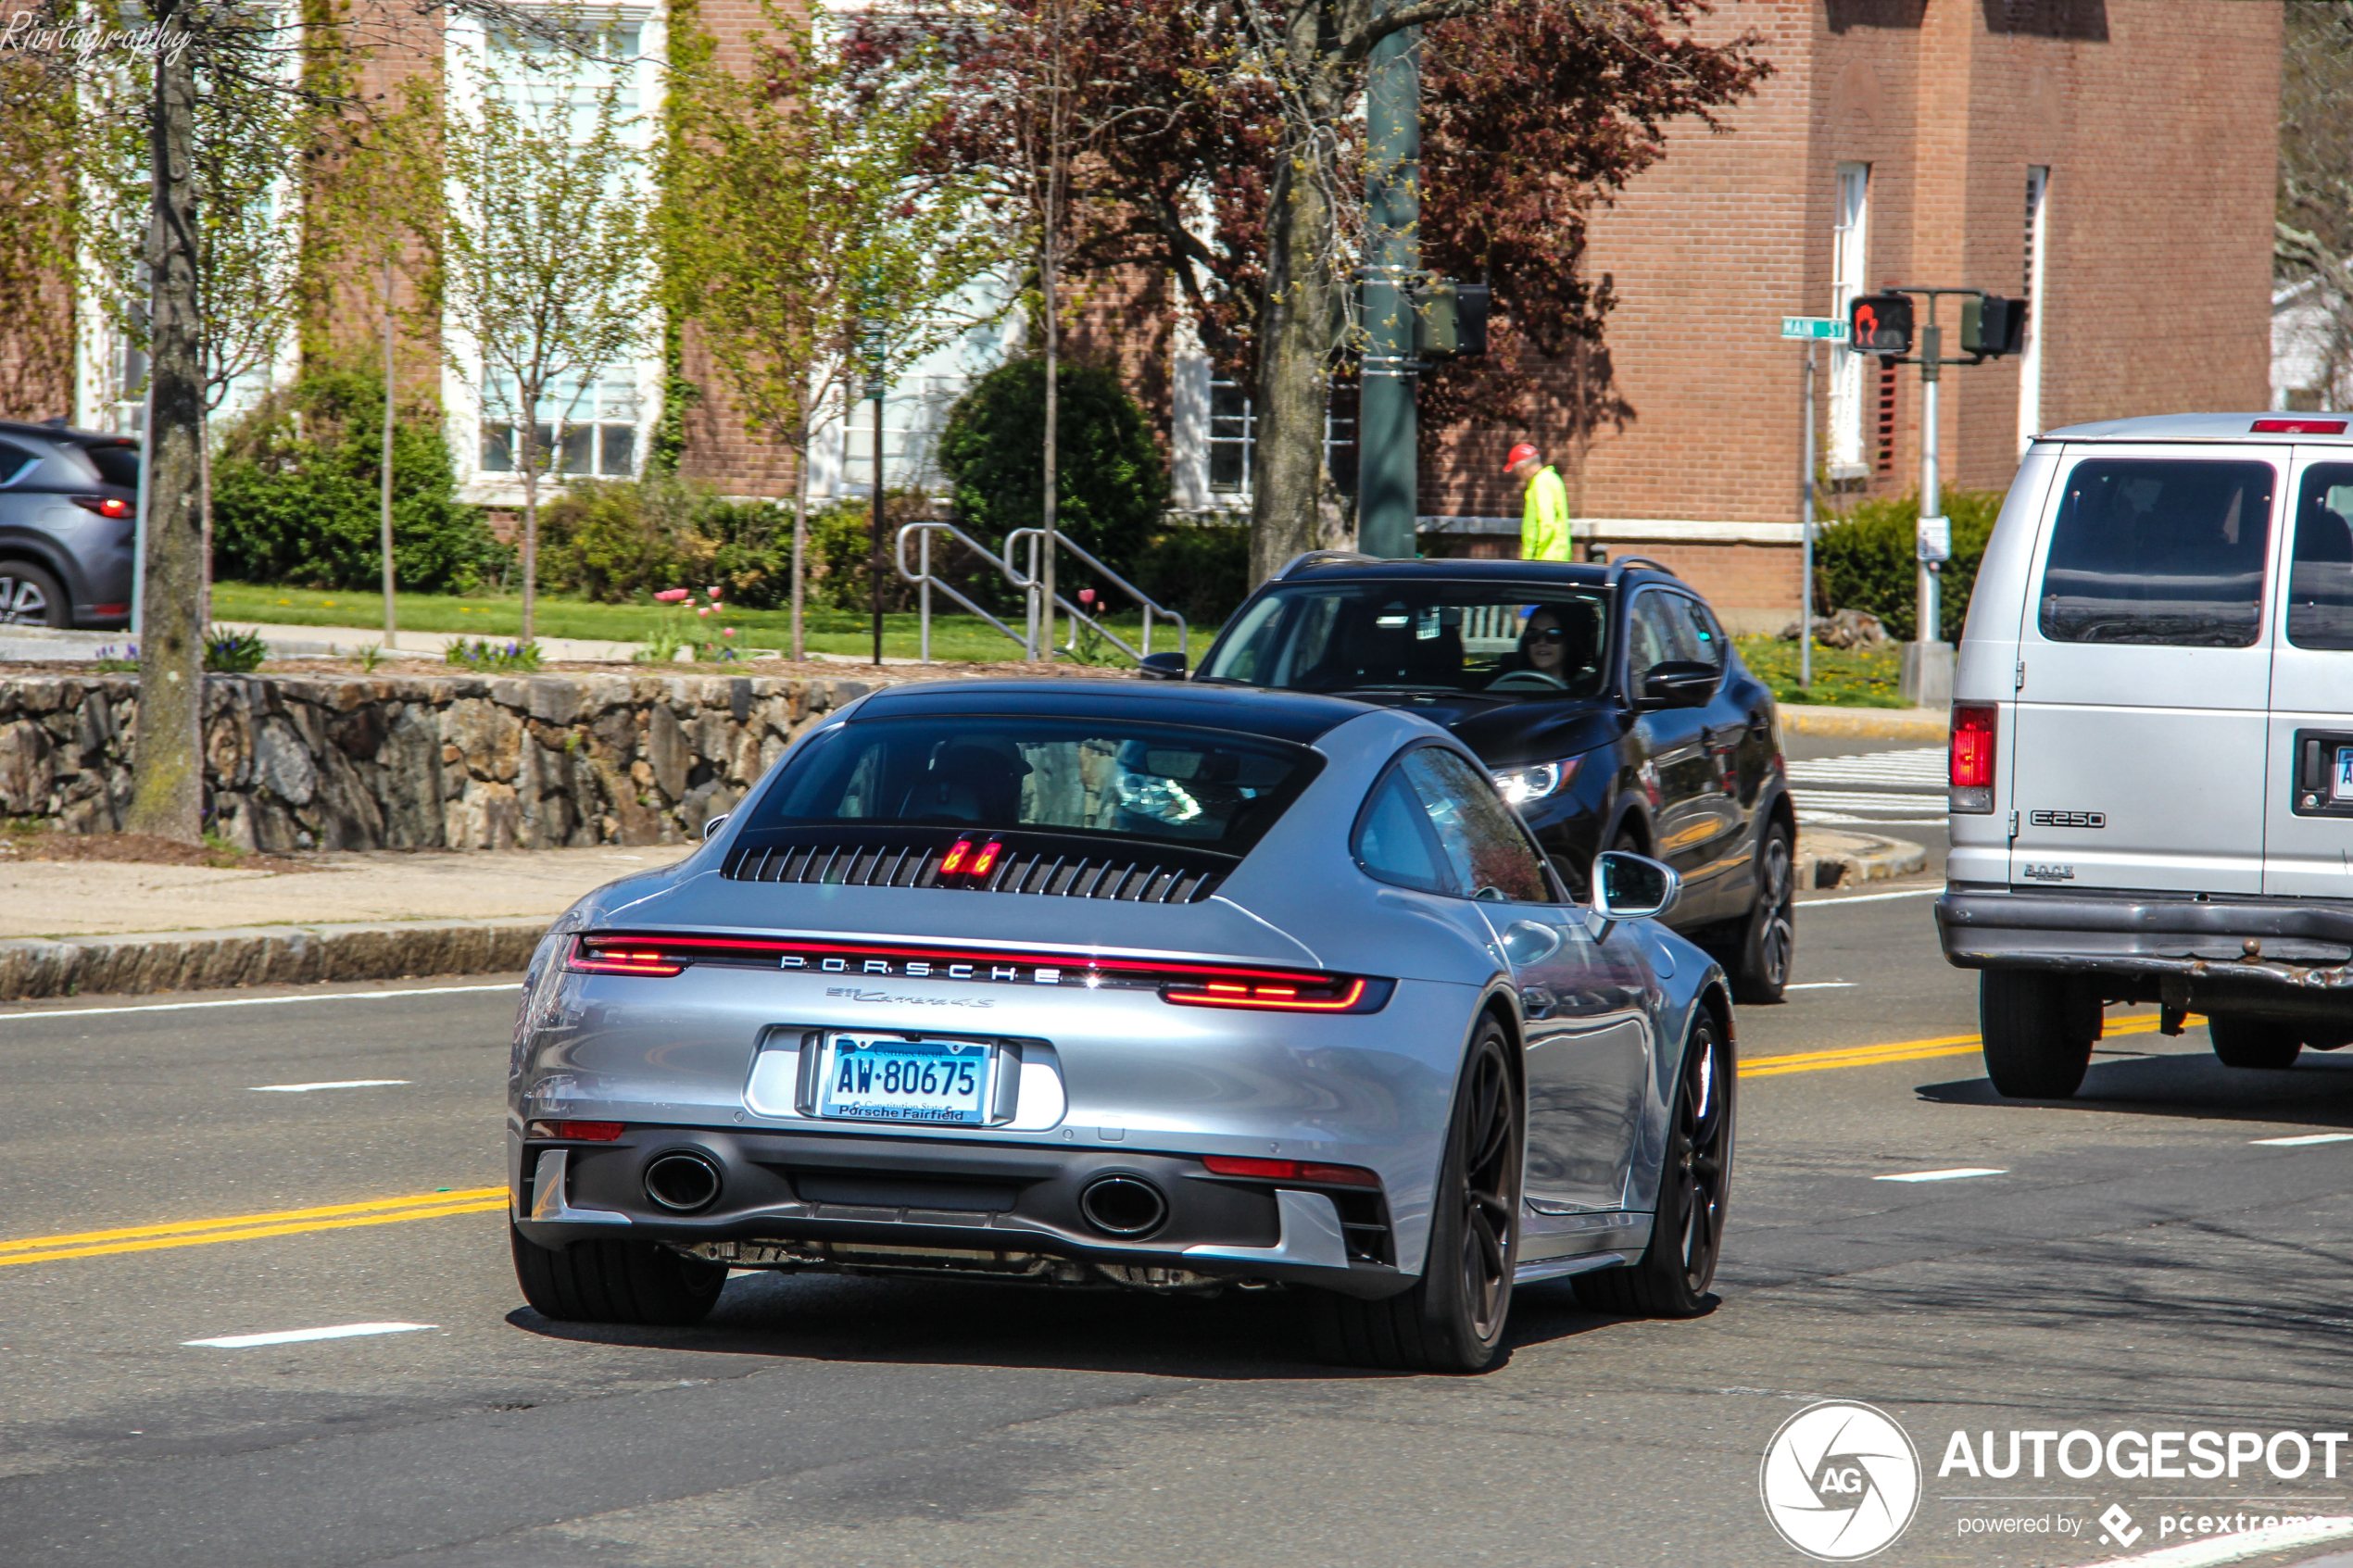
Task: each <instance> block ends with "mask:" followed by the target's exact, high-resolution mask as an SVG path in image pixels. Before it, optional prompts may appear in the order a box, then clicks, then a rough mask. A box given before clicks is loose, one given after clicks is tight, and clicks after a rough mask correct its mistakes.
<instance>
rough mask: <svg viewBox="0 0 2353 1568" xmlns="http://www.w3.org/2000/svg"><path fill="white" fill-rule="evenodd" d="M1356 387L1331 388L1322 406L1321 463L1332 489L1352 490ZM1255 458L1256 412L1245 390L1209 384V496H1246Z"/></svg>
mask: <svg viewBox="0 0 2353 1568" xmlns="http://www.w3.org/2000/svg"><path fill="white" fill-rule="evenodd" d="M1357 407H1358V395H1357V390H1356V388H1355V387H1353V386H1350V385H1340V386H1335V387H1333V388H1332V391H1331V395H1330V400H1329V401H1328V402H1327V404H1326V405H1325V407H1324V467H1325V469H1326V470H1327V471H1328V472H1329V473H1330V474H1331V476H1332V485H1333V488H1335V489H1337V490H1338V491H1339V492H1340V494H1341V495H1354V494H1356V415H1357ZM1257 460H1258V417H1257V415H1256V413H1255V412H1254V411H1253V410H1252V407H1251V401H1250V394H1249V393H1248V392H1247V391H1245V390H1243V388H1242V386H1241V384H1240V383H1238V382H1231V381H1224V380H1214V381H1212V382H1211V383H1209V490H1210V494H1211V495H1231V496H1234V497H1235V498H1236V499H1247V498H1248V497H1249V495H1250V494H1251V484H1252V479H1253V477H1254V476H1255V472H1256V468H1257Z"/></svg>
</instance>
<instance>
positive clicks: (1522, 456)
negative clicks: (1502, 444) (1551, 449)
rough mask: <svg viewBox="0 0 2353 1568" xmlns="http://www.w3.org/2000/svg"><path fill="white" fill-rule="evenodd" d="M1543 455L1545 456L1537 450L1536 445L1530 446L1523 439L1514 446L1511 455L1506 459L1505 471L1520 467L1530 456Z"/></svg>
mask: <svg viewBox="0 0 2353 1568" xmlns="http://www.w3.org/2000/svg"><path fill="white" fill-rule="evenodd" d="M1541 456H1543V454H1542V453H1541V452H1539V451H1537V450H1536V448H1535V447H1533V446H1530V445H1529V444H1528V443H1527V442H1525V441H1523V442H1521V443H1520V444H1519V445H1516V446H1515V447H1513V448H1512V451H1511V456H1509V457H1507V458H1504V472H1505V473H1509V472H1511V471H1512V470H1514V469H1516V468H1517V467H1519V465H1520V464H1522V463H1524V462H1526V461H1527V460H1528V459H1529V458H1538V457H1541Z"/></svg>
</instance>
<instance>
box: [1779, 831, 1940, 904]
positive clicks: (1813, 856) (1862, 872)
mask: <svg viewBox="0 0 2353 1568" xmlns="http://www.w3.org/2000/svg"><path fill="white" fill-rule="evenodd" d="M1927 868H1928V851H1927V850H1926V849H1924V848H1922V847H1920V846H1919V845H1917V844H1913V843H1911V842H1909V841H1907V840H1905V839H1901V838H1882V837H1881V836H1880V835H1879V834H1870V833H1848V832H1846V831H1845V830H1843V829H1841V830H1839V831H1838V832H1836V833H1830V832H1824V833H1820V834H1813V833H1808V832H1806V830H1805V829H1803V828H1801V829H1799V830H1798V834H1797V884H1798V886H1799V887H1800V888H1802V889H1815V888H1824V887H1853V886H1854V885H1856V884H1857V883H1864V882H1886V881H1890V880H1892V879H1894V878H1895V877H1899V876H1917V875H1918V874H1919V872H1922V871H1925V870H1926V869H1927Z"/></svg>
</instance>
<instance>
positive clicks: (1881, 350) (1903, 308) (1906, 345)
mask: <svg viewBox="0 0 2353 1568" xmlns="http://www.w3.org/2000/svg"><path fill="white" fill-rule="evenodd" d="M1846 346H1847V347H1849V348H1851V349H1853V350H1854V351H1855V352H1856V353H1857V354H1909V353H1910V352H1911V351H1912V302H1911V301H1910V300H1908V299H1906V297H1904V295H1900V294H1867V295H1861V296H1859V297H1857V298H1856V300H1855V301H1854V303H1852V304H1850V305H1849V306H1847V307H1846Z"/></svg>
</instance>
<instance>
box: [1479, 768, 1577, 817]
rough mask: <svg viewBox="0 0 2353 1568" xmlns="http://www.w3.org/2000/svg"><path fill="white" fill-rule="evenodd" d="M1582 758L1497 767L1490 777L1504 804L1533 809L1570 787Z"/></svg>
mask: <svg viewBox="0 0 2353 1568" xmlns="http://www.w3.org/2000/svg"><path fill="white" fill-rule="evenodd" d="M1583 760H1584V759H1583V758H1581V757H1564V758H1562V759H1560V760H1559V761H1557V762H1530V763H1528V764H1526V765H1525V766H1523V767H1518V768H1498V769H1496V770H1495V771H1494V772H1493V773H1492V774H1491V775H1490V777H1491V778H1493V779H1494V781H1495V787H1496V789H1497V790H1499V791H1500V792H1502V794H1503V797H1504V801H1505V802H1506V803H1507V804H1509V805H1513V806H1532V805H1534V804H1535V803H1536V802H1537V801H1539V800H1541V799H1543V798H1544V797H1546V796H1548V795H1552V794H1554V793H1555V792H1557V791H1559V790H1562V789H1565V788H1567V784H1568V781H1569V780H1571V779H1573V778H1575V777H1576V776H1577V765H1578V764H1579V762H1582V761H1583Z"/></svg>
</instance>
